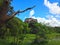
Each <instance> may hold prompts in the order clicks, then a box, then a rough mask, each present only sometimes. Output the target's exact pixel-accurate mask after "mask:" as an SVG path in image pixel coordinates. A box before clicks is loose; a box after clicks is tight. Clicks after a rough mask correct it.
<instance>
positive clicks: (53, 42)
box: [0, 0, 60, 45]
mask: <svg viewBox="0 0 60 45" xmlns="http://www.w3.org/2000/svg"><path fill="white" fill-rule="evenodd" d="M9 1H10V2H11V0H1V1H0V45H60V30H59V29H60V27H50V26H46V25H44V24H41V23H38V22H34V21H30V22H29V23H26V22H23V21H22V20H20V19H19V18H17V17H14V16H15V15H16V14H18V13H22V12H25V11H27V10H30V9H32V8H33V7H34V6H33V7H31V8H27V9H25V10H23V11H17V12H15V11H13V7H12V6H10V2H9ZM6 3H8V4H6ZM3 7H4V8H3ZM4 17H5V18H4Z"/></svg>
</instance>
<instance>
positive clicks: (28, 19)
mask: <svg viewBox="0 0 60 45" xmlns="http://www.w3.org/2000/svg"><path fill="white" fill-rule="evenodd" d="M25 22H26V23H31V22H37V19H33V18H26V19H25Z"/></svg>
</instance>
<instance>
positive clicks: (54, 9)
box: [44, 0, 60, 15]
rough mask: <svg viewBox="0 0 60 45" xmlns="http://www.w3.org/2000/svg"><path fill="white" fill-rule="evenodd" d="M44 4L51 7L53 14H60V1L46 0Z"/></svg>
mask: <svg viewBox="0 0 60 45" xmlns="http://www.w3.org/2000/svg"><path fill="white" fill-rule="evenodd" d="M44 5H45V6H46V7H48V8H49V12H50V13H51V14H57V15H59V14H60V7H59V6H58V2H55V3H50V2H49V1H48V0H44Z"/></svg>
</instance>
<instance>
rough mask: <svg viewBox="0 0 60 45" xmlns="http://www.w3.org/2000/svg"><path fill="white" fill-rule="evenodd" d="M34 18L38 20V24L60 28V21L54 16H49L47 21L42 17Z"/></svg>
mask: <svg viewBox="0 0 60 45" xmlns="http://www.w3.org/2000/svg"><path fill="white" fill-rule="evenodd" d="M32 18H34V19H37V20H38V22H39V23H40V22H41V23H42V24H47V25H49V26H52V27H55V26H58V27H60V20H57V19H56V18H55V17H53V16H49V17H48V18H47V19H46V18H41V17H35V16H33V17H32Z"/></svg>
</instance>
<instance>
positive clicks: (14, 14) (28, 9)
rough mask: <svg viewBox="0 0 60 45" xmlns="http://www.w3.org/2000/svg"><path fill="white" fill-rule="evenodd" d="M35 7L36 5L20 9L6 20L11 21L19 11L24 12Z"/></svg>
mask: <svg viewBox="0 0 60 45" xmlns="http://www.w3.org/2000/svg"><path fill="white" fill-rule="evenodd" d="M34 7H35V6H33V7H30V8H26V9H25V10H23V11H19V10H18V11H17V12H15V13H13V14H12V16H10V18H9V19H7V20H6V22H7V21H9V20H10V19H12V18H13V17H14V16H15V15H17V14H18V13H23V12H25V11H28V10H31V9H33V8H34Z"/></svg>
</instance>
